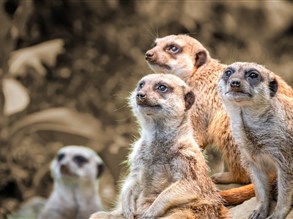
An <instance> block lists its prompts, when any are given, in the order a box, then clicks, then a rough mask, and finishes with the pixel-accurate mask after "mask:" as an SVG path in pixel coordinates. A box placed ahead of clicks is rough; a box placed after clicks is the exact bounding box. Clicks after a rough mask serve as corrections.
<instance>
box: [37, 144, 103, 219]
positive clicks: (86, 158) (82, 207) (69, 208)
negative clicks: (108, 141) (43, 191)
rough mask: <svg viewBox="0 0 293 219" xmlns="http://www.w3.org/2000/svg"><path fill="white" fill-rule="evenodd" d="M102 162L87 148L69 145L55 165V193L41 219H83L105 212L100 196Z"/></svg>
mask: <svg viewBox="0 0 293 219" xmlns="http://www.w3.org/2000/svg"><path fill="white" fill-rule="evenodd" d="M102 170H103V162H102V159H101V158H100V157H99V156H98V155H97V153H96V152H94V151H93V150H91V149H90V148H87V147H83V146H66V147H63V148H61V149H60V150H59V151H58V154H57V156H56V157H55V158H54V160H53V161H52V162H51V174H52V177H53V179H54V188H53V191H52V193H51V195H50V197H49V199H48V201H47V202H46V204H45V207H44V209H42V211H41V213H40V215H39V217H38V218H39V219H81V218H87V217H89V216H90V214H92V213H94V212H95V211H97V210H103V205H102V202H101V200H100V196H99V193H98V183H99V180H98V178H99V177H100V175H101V173H102Z"/></svg>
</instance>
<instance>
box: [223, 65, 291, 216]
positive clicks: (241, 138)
mask: <svg viewBox="0 0 293 219" xmlns="http://www.w3.org/2000/svg"><path fill="white" fill-rule="evenodd" d="M277 91H278V81H277V77H276V75H275V74H274V73H272V72H271V71H269V70H268V69H266V68H265V67H263V66H261V65H258V64H256V63H245V62H244V63H241V62H237V63H233V64H231V65H229V66H228V67H227V69H226V70H225V72H224V73H223V75H222V77H221V79H220V81H219V93H220V95H221V97H222V99H223V102H224V105H225V109H226V110H227V112H228V114H229V116H230V122H231V126H232V131H233V136H234V139H235V140H236V142H237V143H238V145H239V150H240V152H241V158H242V163H243V165H244V166H245V167H246V168H247V170H248V171H249V173H250V175H251V178H252V181H253V184H254V187H255V192H256V197H257V200H258V205H257V206H256V209H255V210H254V211H253V212H252V214H251V216H250V219H260V218H267V216H268V214H269V212H270V200H271V199H272V196H271V188H270V183H269V174H270V173H277V190H278V200H277V205H276V207H275V209H274V211H273V213H272V215H271V216H270V217H268V218H269V219H285V218H286V216H287V215H288V213H289V211H290V209H291V203H292V196H293V166H292V163H293V98H292V97H288V96H285V95H284V94H282V93H279V92H277Z"/></svg>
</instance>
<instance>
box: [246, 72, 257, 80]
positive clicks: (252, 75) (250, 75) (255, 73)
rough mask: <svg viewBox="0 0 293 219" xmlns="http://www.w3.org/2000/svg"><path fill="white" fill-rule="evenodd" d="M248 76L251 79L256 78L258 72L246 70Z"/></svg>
mask: <svg viewBox="0 0 293 219" xmlns="http://www.w3.org/2000/svg"><path fill="white" fill-rule="evenodd" d="M248 77H249V78H252V79H255V78H258V73H257V72H256V71H250V72H248Z"/></svg>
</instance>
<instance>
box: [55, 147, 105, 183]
mask: <svg viewBox="0 0 293 219" xmlns="http://www.w3.org/2000/svg"><path fill="white" fill-rule="evenodd" d="M103 169H104V165H103V162H102V159H101V158H100V157H99V156H98V155H97V153H96V152H94V151H93V150H91V149H90V148H87V147H82V146H66V147H63V148H61V149H60V150H59V152H58V153H57V156H56V157H55V158H54V160H53V161H52V162H51V174H52V177H53V178H54V179H55V180H63V181H67V182H75V181H78V182H79V181H92V180H95V179H96V178H99V177H100V176H101V174H102V172H103Z"/></svg>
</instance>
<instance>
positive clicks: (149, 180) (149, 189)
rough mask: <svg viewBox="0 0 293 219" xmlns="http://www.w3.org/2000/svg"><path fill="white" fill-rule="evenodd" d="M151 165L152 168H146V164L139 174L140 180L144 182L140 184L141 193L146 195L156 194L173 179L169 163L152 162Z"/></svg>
mask: <svg viewBox="0 0 293 219" xmlns="http://www.w3.org/2000/svg"><path fill="white" fill-rule="evenodd" d="M152 166H153V168H152V169H148V167H147V166H146V169H144V171H143V174H142V176H141V177H142V178H141V182H143V183H144V185H142V188H143V194H144V195H146V196H151V195H156V196H157V195H158V194H160V193H161V192H162V191H163V190H164V189H165V188H167V187H168V186H169V185H170V184H171V183H172V181H173V179H172V171H171V168H170V165H168V164H155V165H154V164H153V165H152Z"/></svg>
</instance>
